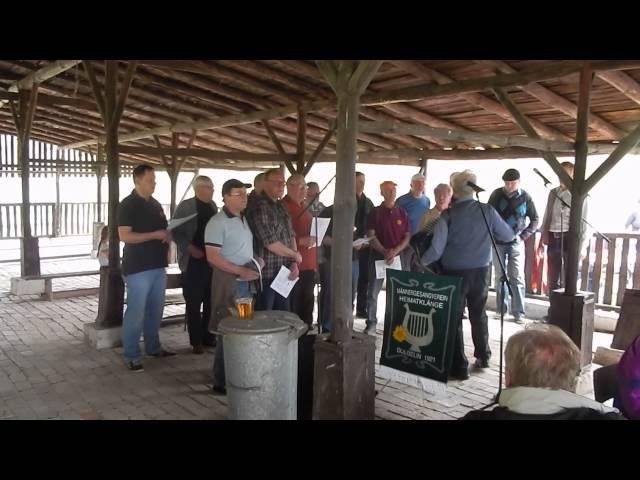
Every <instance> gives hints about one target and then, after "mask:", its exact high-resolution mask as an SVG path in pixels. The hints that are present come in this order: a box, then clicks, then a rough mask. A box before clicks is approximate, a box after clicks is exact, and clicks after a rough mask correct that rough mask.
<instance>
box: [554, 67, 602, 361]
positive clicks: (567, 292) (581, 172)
mask: <svg viewBox="0 0 640 480" xmlns="http://www.w3.org/2000/svg"><path fill="white" fill-rule="evenodd" d="M592 81H593V71H592V69H591V67H590V65H589V64H588V63H586V64H585V65H584V67H583V69H582V71H581V73H580V97H579V99H578V121H577V126H576V157H575V164H574V170H573V184H572V186H571V214H570V217H569V234H568V235H567V237H568V242H569V244H568V247H567V262H566V265H565V278H564V280H565V287H564V291H562V290H554V291H552V292H550V295H549V301H550V309H549V323H551V324H552V325H556V326H558V327H560V328H561V329H562V330H563V331H564V332H565V333H566V334H567V335H569V337H570V338H571V339H572V340H573V341H574V343H575V344H576V345H577V346H578V348H579V349H580V366H582V367H583V366H585V365H588V364H590V363H591V356H592V351H593V350H592V345H593V318H594V303H595V299H594V296H593V294H592V293H591V292H578V288H577V287H578V285H577V283H578V260H579V256H580V232H581V230H582V207H583V204H584V199H585V196H586V193H585V191H584V177H585V170H586V167H587V153H588V145H587V134H588V129H589V103H590V96H591V83H592ZM595 280H596V279H595V278H594V281H595Z"/></svg>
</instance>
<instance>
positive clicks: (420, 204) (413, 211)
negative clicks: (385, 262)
mask: <svg viewBox="0 0 640 480" xmlns="http://www.w3.org/2000/svg"><path fill="white" fill-rule="evenodd" d="M430 206H431V201H430V200H429V198H428V197H427V196H426V195H425V194H424V175H422V174H420V173H416V174H415V175H414V176H413V177H411V189H410V190H409V192H408V193H405V194H404V195H402V196H400V197H398V199H397V200H396V207H400V208H402V209H404V210H405V211H406V212H407V214H408V215H409V234H410V235H413V234H414V233H416V232H417V231H418V227H419V226H420V220H421V219H422V216H423V215H424V214H425V212H428V211H429V207H430ZM400 258H401V260H402V268H404V269H405V270H411V267H412V265H414V263H417V262H414V258H415V253H414V251H413V249H412V248H406V249H405V250H404V251H403V252H402V253H401V254H400Z"/></svg>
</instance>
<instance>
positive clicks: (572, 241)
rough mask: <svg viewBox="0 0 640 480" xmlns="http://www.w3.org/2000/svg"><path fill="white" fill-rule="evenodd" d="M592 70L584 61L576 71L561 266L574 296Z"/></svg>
mask: <svg viewBox="0 0 640 480" xmlns="http://www.w3.org/2000/svg"><path fill="white" fill-rule="evenodd" d="M592 82H593V71H592V70H591V68H590V66H589V64H588V63H587V64H585V66H584V68H583V69H582V71H581V72H580V98H579V99H578V120H577V127H576V159H575V164H574V169H573V185H572V186H571V215H570V217H569V246H568V250H567V265H566V268H565V283H564V284H565V289H564V291H565V294H566V295H575V294H576V292H577V282H578V261H579V259H580V232H581V231H582V207H583V205H584V199H585V197H586V194H585V192H584V190H583V185H584V178H585V171H586V169H587V153H588V145H587V135H588V133H589V105H590V100H591V84H592Z"/></svg>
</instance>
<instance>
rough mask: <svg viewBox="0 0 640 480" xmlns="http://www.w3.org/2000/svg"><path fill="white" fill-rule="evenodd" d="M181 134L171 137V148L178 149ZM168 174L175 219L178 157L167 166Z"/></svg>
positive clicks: (170, 208)
mask: <svg viewBox="0 0 640 480" xmlns="http://www.w3.org/2000/svg"><path fill="white" fill-rule="evenodd" d="M179 137H180V134H179V133H175V132H174V133H173V134H172V135H171V147H173V148H178V144H179V143H180V138H179ZM167 173H168V174H169V181H170V183H171V204H170V206H169V212H170V216H172V217H173V212H175V210H176V196H177V185H178V157H177V156H175V155H173V156H172V157H171V163H170V164H169V165H168V166H167Z"/></svg>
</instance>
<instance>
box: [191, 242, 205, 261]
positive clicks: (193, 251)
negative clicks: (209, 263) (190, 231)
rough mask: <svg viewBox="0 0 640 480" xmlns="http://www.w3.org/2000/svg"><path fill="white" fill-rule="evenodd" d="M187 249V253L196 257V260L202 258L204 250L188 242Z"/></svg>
mask: <svg viewBox="0 0 640 480" xmlns="http://www.w3.org/2000/svg"><path fill="white" fill-rule="evenodd" d="M187 251H188V252H189V255H191V256H192V257H193V258H197V259H198V260H200V259H201V258H204V252H203V251H202V250H200V249H199V248H198V247H196V246H195V245H194V244H192V243H190V244H189V246H188V247H187Z"/></svg>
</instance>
